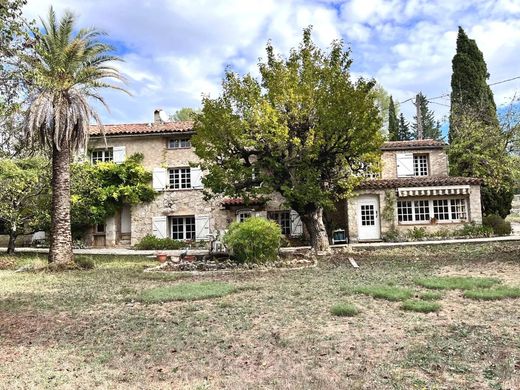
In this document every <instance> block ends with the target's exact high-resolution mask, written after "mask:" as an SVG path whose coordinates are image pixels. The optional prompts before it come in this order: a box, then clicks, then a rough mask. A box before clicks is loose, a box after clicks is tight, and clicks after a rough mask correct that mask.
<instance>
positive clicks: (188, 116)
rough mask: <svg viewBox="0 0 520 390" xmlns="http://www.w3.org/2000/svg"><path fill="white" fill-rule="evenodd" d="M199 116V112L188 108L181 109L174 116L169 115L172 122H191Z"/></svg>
mask: <svg viewBox="0 0 520 390" xmlns="http://www.w3.org/2000/svg"><path fill="white" fill-rule="evenodd" d="M198 114H200V110H195V109H193V108H190V107H183V108H181V109H180V110H177V111H175V114H173V115H170V120H172V121H192V120H195V118H196V116H197V115H198Z"/></svg>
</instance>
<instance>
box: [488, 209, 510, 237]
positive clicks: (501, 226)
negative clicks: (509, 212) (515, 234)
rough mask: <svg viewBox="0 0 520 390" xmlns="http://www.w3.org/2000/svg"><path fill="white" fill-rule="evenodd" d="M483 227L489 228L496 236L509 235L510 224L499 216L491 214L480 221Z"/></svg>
mask: <svg viewBox="0 0 520 390" xmlns="http://www.w3.org/2000/svg"><path fill="white" fill-rule="evenodd" d="M482 224H483V225H484V226H489V227H491V228H492V229H493V232H494V233H495V234H496V235H497V236H508V235H510V234H511V223H510V222H506V221H505V220H504V218H502V217H501V216H499V215H495V214H491V215H488V216H486V217H484V218H483V219H482Z"/></svg>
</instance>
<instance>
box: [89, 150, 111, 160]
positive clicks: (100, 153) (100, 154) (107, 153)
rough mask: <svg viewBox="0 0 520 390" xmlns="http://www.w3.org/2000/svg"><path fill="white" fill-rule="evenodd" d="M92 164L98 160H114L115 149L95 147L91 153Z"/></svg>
mask: <svg viewBox="0 0 520 390" xmlns="http://www.w3.org/2000/svg"><path fill="white" fill-rule="evenodd" d="M91 160H92V164H96V163H98V162H110V161H113V160H114V150H113V149H112V148H107V149H94V150H93V151H92V154H91Z"/></svg>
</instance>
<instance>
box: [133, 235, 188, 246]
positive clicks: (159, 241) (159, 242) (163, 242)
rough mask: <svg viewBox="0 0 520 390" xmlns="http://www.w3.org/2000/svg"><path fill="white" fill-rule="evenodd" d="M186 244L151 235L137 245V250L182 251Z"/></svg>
mask: <svg viewBox="0 0 520 390" xmlns="http://www.w3.org/2000/svg"><path fill="white" fill-rule="evenodd" d="M184 246H186V244H185V243H184V242H182V241H177V240H172V239H171V238H157V237H155V236H152V235H151V234H149V235H147V236H144V237H143V239H142V240H141V241H139V242H138V243H137V244H136V245H135V249H142V250H149V249H157V250H174V249H181V248H183V247H184Z"/></svg>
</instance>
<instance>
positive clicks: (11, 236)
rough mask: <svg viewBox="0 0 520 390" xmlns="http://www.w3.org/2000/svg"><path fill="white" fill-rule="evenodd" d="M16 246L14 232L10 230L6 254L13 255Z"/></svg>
mask: <svg viewBox="0 0 520 390" xmlns="http://www.w3.org/2000/svg"><path fill="white" fill-rule="evenodd" d="M15 247H16V232H13V231H12V230H11V231H10V232H9V244H7V254H8V255H14V249H15Z"/></svg>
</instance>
